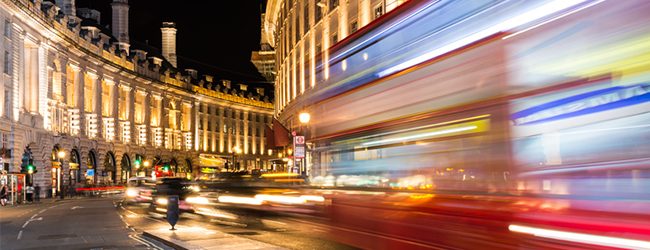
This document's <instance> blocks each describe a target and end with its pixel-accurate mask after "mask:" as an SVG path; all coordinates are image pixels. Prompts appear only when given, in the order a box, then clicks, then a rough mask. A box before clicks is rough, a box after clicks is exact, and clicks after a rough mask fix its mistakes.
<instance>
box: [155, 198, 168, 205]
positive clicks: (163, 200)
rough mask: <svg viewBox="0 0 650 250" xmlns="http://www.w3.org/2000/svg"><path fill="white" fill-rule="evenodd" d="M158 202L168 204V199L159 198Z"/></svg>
mask: <svg viewBox="0 0 650 250" xmlns="http://www.w3.org/2000/svg"><path fill="white" fill-rule="evenodd" d="M156 202H157V203H158V204H161V205H167V199H165V198H158V199H157V200H156Z"/></svg>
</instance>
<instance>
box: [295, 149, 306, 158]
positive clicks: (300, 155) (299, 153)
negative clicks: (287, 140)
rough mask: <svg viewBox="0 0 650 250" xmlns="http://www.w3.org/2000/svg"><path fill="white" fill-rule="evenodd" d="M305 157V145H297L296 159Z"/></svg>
mask: <svg viewBox="0 0 650 250" xmlns="http://www.w3.org/2000/svg"><path fill="white" fill-rule="evenodd" d="M302 158H305V146H296V159H302Z"/></svg>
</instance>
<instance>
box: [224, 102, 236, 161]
mask: <svg viewBox="0 0 650 250" xmlns="http://www.w3.org/2000/svg"><path fill="white" fill-rule="evenodd" d="M232 112H233V110H232V109H231V108H229V109H228V111H227V112H226V113H227V114H228V119H227V120H226V122H227V123H228V125H227V126H228V127H230V129H229V130H228V148H227V150H226V152H232V148H233V145H232V136H233V135H232V130H233V129H235V128H234V127H231V126H232V124H233V123H234V122H235V119H232Z"/></svg>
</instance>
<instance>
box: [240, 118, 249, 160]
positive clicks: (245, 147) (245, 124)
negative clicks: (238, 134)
mask: <svg viewBox="0 0 650 250" xmlns="http://www.w3.org/2000/svg"><path fill="white" fill-rule="evenodd" d="M241 119H242V121H243V122H244V127H243V128H242V129H244V146H243V147H244V148H243V149H242V150H243V151H244V154H248V153H249V152H248V129H249V124H248V111H244V112H242V117H241Z"/></svg>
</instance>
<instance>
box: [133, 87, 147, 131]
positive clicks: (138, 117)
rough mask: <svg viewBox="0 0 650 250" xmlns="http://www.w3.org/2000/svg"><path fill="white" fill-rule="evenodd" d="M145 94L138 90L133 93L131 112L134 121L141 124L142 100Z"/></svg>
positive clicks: (142, 113)
mask: <svg viewBox="0 0 650 250" xmlns="http://www.w3.org/2000/svg"><path fill="white" fill-rule="evenodd" d="M144 98H145V96H144V95H142V94H141V93H140V91H138V93H137V94H136V95H135V112H134V113H133V115H134V118H135V123H138V124H142V123H144V112H143V110H142V107H143V105H142V103H143V102H144Z"/></svg>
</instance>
